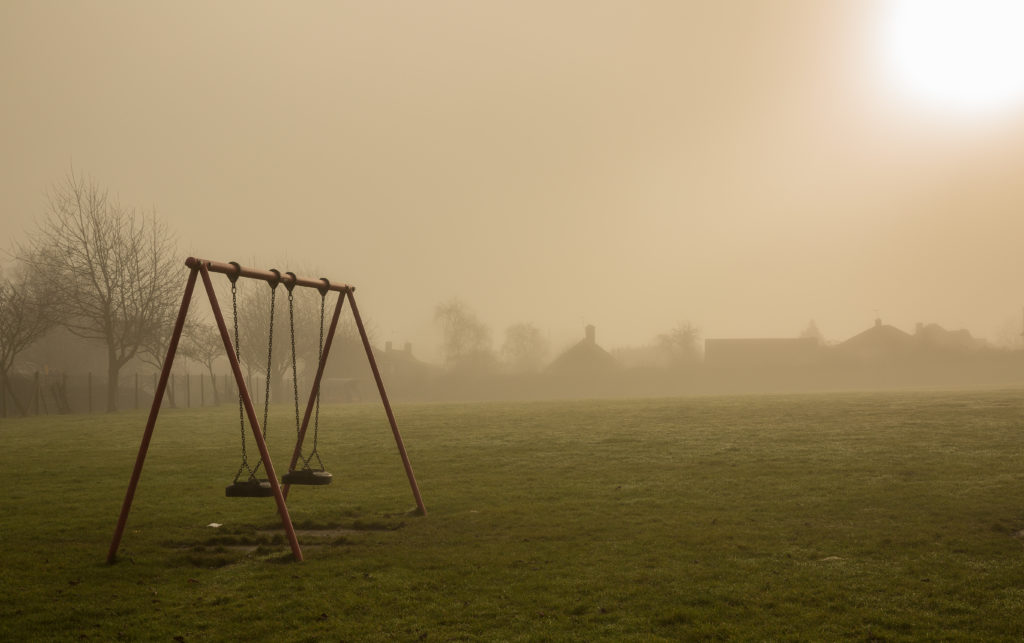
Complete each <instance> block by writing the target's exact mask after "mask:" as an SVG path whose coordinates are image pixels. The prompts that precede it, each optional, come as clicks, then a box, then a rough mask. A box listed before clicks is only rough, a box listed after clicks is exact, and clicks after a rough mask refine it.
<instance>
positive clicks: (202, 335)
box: [179, 322, 225, 404]
mask: <svg viewBox="0 0 1024 643" xmlns="http://www.w3.org/2000/svg"><path fill="white" fill-rule="evenodd" d="M186 327H187V328H189V329H190V330H189V333H188V334H187V335H183V336H182V338H181V347H180V349H179V350H180V351H181V353H182V355H184V356H185V357H187V358H188V359H190V360H192V361H193V362H195V363H197V364H200V365H202V366H203V367H204V368H205V369H206V372H207V373H209V375H210V384H211V385H212V386H213V403H214V404H220V393H219V392H218V391H217V376H216V374H215V373H214V369H213V366H214V364H215V363H216V361H217V360H218V359H221V358H222V357H224V356H225V355H224V340H223V339H221V336H220V331H219V330H217V326H216V325H214V324H210V323H201V322H193V323H191V324H188V323H186Z"/></svg>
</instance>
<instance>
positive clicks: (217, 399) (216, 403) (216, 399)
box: [206, 364, 220, 406]
mask: <svg viewBox="0 0 1024 643" xmlns="http://www.w3.org/2000/svg"><path fill="white" fill-rule="evenodd" d="M206 370H208V371H209V372H210V388H212V389H213V405H214V406H220V393H218V392H217V376H216V375H214V374H213V367H212V366H210V365H209V364H207V365H206Z"/></svg>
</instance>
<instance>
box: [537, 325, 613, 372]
mask: <svg viewBox="0 0 1024 643" xmlns="http://www.w3.org/2000/svg"><path fill="white" fill-rule="evenodd" d="M618 368H619V363H618V362H617V361H616V360H615V358H614V357H612V356H611V354H609V353H608V351H606V350H605V349H603V348H601V347H600V346H598V345H597V332H596V329H595V328H594V326H593V325H592V324H591V325H588V326H587V327H586V328H585V329H584V336H583V339H581V340H580V341H579V342H578V343H576V345H574V346H572V347H571V348H569V349H568V350H566V351H565V352H564V353H562V354H561V355H559V356H558V357H556V358H555V360H554V361H553V362H551V364H549V365H548V367H547V368H546V369H545V370H546V371H547V372H548V373H553V374H556V375H598V374H601V373H607V372H610V371H615V370H618Z"/></svg>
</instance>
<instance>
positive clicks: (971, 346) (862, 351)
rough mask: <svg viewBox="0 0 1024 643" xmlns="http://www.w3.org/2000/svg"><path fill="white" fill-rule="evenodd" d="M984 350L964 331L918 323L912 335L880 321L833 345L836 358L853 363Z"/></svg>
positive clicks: (982, 344) (877, 320) (983, 344)
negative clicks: (848, 359)
mask: <svg viewBox="0 0 1024 643" xmlns="http://www.w3.org/2000/svg"><path fill="white" fill-rule="evenodd" d="M984 346H985V342H984V341H983V340H979V339H975V338H974V337H972V336H971V333H970V332H969V331H967V330H966V329H961V330H955V331H949V330H946V329H944V328H943V327H941V326H939V325H938V324H922V323H918V324H917V328H916V330H915V332H914V334H913V335H911V334H910V333H906V332H904V331H902V330H900V329H898V328H896V327H894V326H890V325H888V324H883V323H882V320H881V319H876V320H875V325H874V326H872V327H871V328H869V329H867V330H865V331H864V332H862V333H859V334H857V335H854V336H853V337H851V338H850V339H848V340H846V341H845V342H843V343H841V344H839V345H837V346H836V347H835V348H834V351H835V353H836V355H837V356H840V357H843V358H852V359H855V360H857V361H863V362H868V361H885V360H889V361H893V360H906V359H910V358H916V357H925V356H928V355H940V354H945V355H949V354H955V353H960V354H963V353H969V352H973V351H976V350H978V349H981V348H983V347H984Z"/></svg>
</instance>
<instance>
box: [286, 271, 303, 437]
mask: <svg viewBox="0 0 1024 643" xmlns="http://www.w3.org/2000/svg"><path fill="white" fill-rule="evenodd" d="M294 285H295V284H294V282H293V283H292V284H291V286H289V287H288V323H289V325H290V330H291V340H292V393H293V395H294V398H295V434H296V435H298V434H299V432H300V431H301V421H300V420H299V366H298V362H297V359H296V356H295V296H294V294H293V293H292V288H293V287H294Z"/></svg>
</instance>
